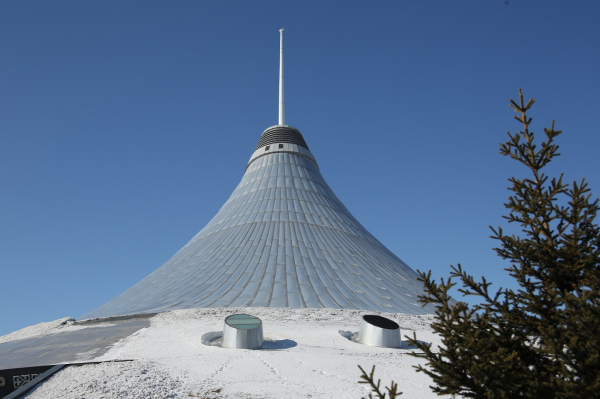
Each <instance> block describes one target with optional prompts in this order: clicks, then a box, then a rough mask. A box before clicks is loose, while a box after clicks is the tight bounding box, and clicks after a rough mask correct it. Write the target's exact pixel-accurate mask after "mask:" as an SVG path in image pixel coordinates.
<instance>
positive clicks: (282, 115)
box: [279, 28, 285, 126]
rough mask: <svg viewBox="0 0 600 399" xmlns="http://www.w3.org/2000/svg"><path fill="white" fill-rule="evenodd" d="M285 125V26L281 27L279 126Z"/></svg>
mask: <svg viewBox="0 0 600 399" xmlns="http://www.w3.org/2000/svg"><path fill="white" fill-rule="evenodd" d="M283 125H285V110H284V103H283V28H281V29H279V126H283Z"/></svg>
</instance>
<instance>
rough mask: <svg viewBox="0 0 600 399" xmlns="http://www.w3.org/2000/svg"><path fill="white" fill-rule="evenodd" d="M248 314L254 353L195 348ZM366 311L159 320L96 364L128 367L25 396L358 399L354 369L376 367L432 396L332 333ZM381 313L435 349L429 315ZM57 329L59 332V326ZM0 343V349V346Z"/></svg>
mask: <svg viewBox="0 0 600 399" xmlns="http://www.w3.org/2000/svg"><path fill="white" fill-rule="evenodd" d="M234 313H249V314H252V315H255V316H257V317H259V318H260V319H261V320H262V321H263V328H264V336H265V340H267V342H266V345H265V346H263V349H260V350H239V349H224V348H220V347H216V346H207V345H204V344H202V342H201V337H202V335H203V334H204V333H207V332H211V331H221V330H222V329H223V320H224V319H225V317H226V316H228V315H230V314H234ZM363 314H373V312H363V311H353V310H334V309H288V308H217V309H191V310H178V311H172V312H166V313H161V314H158V315H156V316H154V317H153V318H152V319H150V327H148V328H144V329H142V330H139V331H138V332H136V333H134V334H133V335H131V336H130V337H128V338H126V339H124V340H121V341H120V342H118V343H117V344H115V345H114V347H113V348H111V349H110V350H109V351H108V352H107V353H105V354H104V355H103V356H101V357H100V358H97V359H95V360H98V361H110V360H127V359H132V360H133V361H128V362H108V363H101V364H90V365H83V366H70V367H67V368H65V369H63V370H61V371H59V372H58V373H56V374H55V375H54V376H52V377H51V378H50V379H48V380H46V381H45V382H44V383H42V384H40V385H39V386H38V387H37V388H36V389H35V390H34V391H31V392H30V394H29V395H28V396H27V398H29V399H39V398H65V399H68V398H77V399H80V398H86V399H97V398H194V397H196V398H357V399H358V398H361V397H368V393H369V390H368V388H367V387H366V386H365V385H363V384H358V380H359V376H360V374H361V373H360V370H359V369H358V365H361V366H362V367H363V368H365V369H366V370H370V369H371V367H372V366H373V365H375V366H376V377H377V378H380V379H381V380H382V384H383V385H388V384H389V382H390V381H391V380H394V381H396V382H397V383H399V386H400V389H401V390H402V391H403V392H404V395H403V396H402V397H403V398H407V399H413V398H416V399H418V398H437V396H436V395H434V394H433V393H432V392H431V390H430V389H429V385H431V384H432V381H431V380H430V378H429V377H427V376H426V375H424V374H423V373H417V372H416V371H415V370H414V368H413V365H416V364H418V363H419V362H420V360H419V359H416V358H414V357H411V356H409V353H410V352H411V350H409V349H385V348H377V347H370V346H366V345H362V344H358V343H355V342H352V341H350V340H348V339H346V338H344V337H343V336H342V335H340V333H339V331H340V330H342V331H352V332H355V331H358V327H359V324H360V320H361V316H362V315H363ZM381 315H383V316H386V317H389V318H391V319H393V320H396V321H397V322H398V324H400V327H401V329H402V335H403V338H404V335H410V336H412V334H413V332H416V334H417V338H418V339H419V340H422V341H426V342H432V343H433V344H434V345H437V344H439V337H437V336H436V335H434V334H433V333H432V332H431V329H430V327H429V324H430V323H431V320H432V316H414V315H405V314H389V313H388V314H385V313H382V314H381ZM65 322H66V324H67V325H65ZM70 323H71V322H70V321H68V319H61V320H57V321H56V322H51V323H45V324H40V325H38V326H34V327H35V328H34V327H29V330H28V331H23V330H21V332H16V333H13V335H11V337H12V338H11V339H19V338H22V337H23V336H27V337H30V336H33V335H40V334H42V335H43V334H50V333H56V332H58V329H59V328H60V329H61V330H65V331H66V330H69V329H70V328H82V326H69V325H68V324H70ZM6 337H8V336H5V337H0V342H3V341H6Z"/></svg>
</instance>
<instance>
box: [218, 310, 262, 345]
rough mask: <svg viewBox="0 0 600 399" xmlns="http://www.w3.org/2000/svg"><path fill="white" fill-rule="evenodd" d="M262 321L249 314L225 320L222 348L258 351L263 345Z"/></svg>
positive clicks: (228, 317) (236, 315) (229, 317)
mask: <svg viewBox="0 0 600 399" xmlns="http://www.w3.org/2000/svg"><path fill="white" fill-rule="evenodd" d="M263 342H264V340H263V329H262V321H260V319H259V318H258V317H254V316H250V315H249V314H234V315H231V316H227V317H226V318H225V325H224V327H223V341H222V343H221V347H223V348H236V349H256V348H260V347H261V346H262V344H263Z"/></svg>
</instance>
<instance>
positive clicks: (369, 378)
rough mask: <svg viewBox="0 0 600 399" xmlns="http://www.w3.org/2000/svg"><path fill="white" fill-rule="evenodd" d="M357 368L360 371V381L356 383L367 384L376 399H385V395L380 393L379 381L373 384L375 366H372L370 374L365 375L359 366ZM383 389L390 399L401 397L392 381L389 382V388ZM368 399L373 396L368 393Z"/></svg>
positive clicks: (371, 398)
mask: <svg viewBox="0 0 600 399" xmlns="http://www.w3.org/2000/svg"><path fill="white" fill-rule="evenodd" d="M358 368H359V369H360V371H362V375H361V376H360V378H361V379H362V381H358V383H359V384H369V385H370V386H371V391H372V392H374V393H375V394H376V395H377V396H376V397H377V398H380V399H385V398H386V393H383V392H381V389H380V386H381V379H378V380H377V383H375V366H373V368H372V369H371V374H367V372H366V371H365V370H363V368H362V367H361V366H360V365H359V366H358ZM385 389H386V390H387V394H388V395H390V396H389V397H390V399H395V398H397V397H398V396H400V395H402V392H398V384H396V383H395V382H394V381H392V382H391V384H390V386H389V387H385ZM369 398H370V399H373V395H372V394H371V393H369Z"/></svg>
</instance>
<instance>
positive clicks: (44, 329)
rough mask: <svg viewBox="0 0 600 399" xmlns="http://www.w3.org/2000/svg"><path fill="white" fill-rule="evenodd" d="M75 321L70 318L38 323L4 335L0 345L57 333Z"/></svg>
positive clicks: (0, 338)
mask: <svg viewBox="0 0 600 399" xmlns="http://www.w3.org/2000/svg"><path fill="white" fill-rule="evenodd" d="M73 321H75V319H72V318H71V317H63V318H62V319H58V320H54V321H49V322H44V323H38V324H36V325H33V326H29V327H25V328H23V329H21V330H19V331H15V332H13V333H10V334H7V335H4V336H1V337H0V344H3V343H5V342H8V341H16V340H18V339H26V338H33V337H36V336H40V335H45V334H49V333H52V332H57V330H59V329H61V328H63V327H65V326H70V325H71V324H72V322H73Z"/></svg>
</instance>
